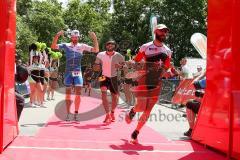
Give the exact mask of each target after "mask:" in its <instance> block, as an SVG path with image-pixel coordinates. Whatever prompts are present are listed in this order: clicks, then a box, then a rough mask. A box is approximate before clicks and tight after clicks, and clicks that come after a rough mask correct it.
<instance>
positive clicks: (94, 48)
mask: <svg viewBox="0 0 240 160" xmlns="http://www.w3.org/2000/svg"><path fill="white" fill-rule="evenodd" d="M89 36H90V38H91V39H92V41H93V48H92V50H91V52H94V53H97V52H99V45H98V40H97V36H96V34H95V33H94V32H89Z"/></svg>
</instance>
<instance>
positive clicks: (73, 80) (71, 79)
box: [64, 72, 83, 87]
mask: <svg viewBox="0 0 240 160" xmlns="http://www.w3.org/2000/svg"><path fill="white" fill-rule="evenodd" d="M64 84H65V86H66V87H70V86H83V78H82V72H81V74H80V75H79V76H72V73H71V72H66V73H65V75H64Z"/></svg>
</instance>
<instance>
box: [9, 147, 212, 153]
mask: <svg viewBox="0 0 240 160" xmlns="http://www.w3.org/2000/svg"><path fill="white" fill-rule="evenodd" d="M8 148H10V149H36V150H63V151H64V150H65V151H67V150H68V151H95V152H140V153H193V152H194V153H208V152H206V151H193V150H191V151H188V150H182V151H174V150H152V151H150V150H134V149H131V150H124V149H117V150H114V149H100V148H59V147H28V146H9V147H8Z"/></svg>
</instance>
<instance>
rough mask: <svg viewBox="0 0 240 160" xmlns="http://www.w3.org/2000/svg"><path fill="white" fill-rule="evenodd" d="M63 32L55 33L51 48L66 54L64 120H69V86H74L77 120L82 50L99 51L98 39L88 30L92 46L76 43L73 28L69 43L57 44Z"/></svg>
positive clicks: (76, 38) (75, 116)
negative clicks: (65, 114) (65, 108)
mask: <svg viewBox="0 0 240 160" xmlns="http://www.w3.org/2000/svg"><path fill="white" fill-rule="evenodd" d="M63 34H64V31H60V32H58V33H57V34H56V36H55V37H54V39H53V43H52V46H51V48H52V49H62V50H64V52H65V54H66V71H65V77H64V83H65V86H66V98H65V101H66V107H67V113H68V114H67V117H66V120H67V121H69V120H70V106H71V102H72V101H71V87H72V86H74V87H75V95H76V96H75V115H74V118H75V120H77V115H78V109H79V107H80V94H81V87H82V86H83V78H82V72H81V59H82V56H83V52H84V51H87V52H95V53H97V52H98V51H99V46H98V41H97V37H96V34H95V33H94V32H89V36H90V38H91V39H92V41H93V47H91V46H89V45H87V44H83V43H78V40H79V37H80V34H79V31H78V30H73V31H72V32H71V43H61V44H57V41H58V38H59V37H60V36H61V35H63Z"/></svg>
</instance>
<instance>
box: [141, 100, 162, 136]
mask: <svg viewBox="0 0 240 160" xmlns="http://www.w3.org/2000/svg"><path fill="white" fill-rule="evenodd" d="M157 101H158V98H157V97H155V98H149V99H148V100H147V105H146V106H147V107H146V109H145V111H144V112H143V114H142V115H141V117H140V119H139V120H138V125H137V127H136V130H137V131H140V130H141V129H142V127H143V126H144V124H145V123H146V122H147V120H148V118H149V116H150V114H151V111H152V109H153V107H154V105H155V104H156V103H157Z"/></svg>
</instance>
